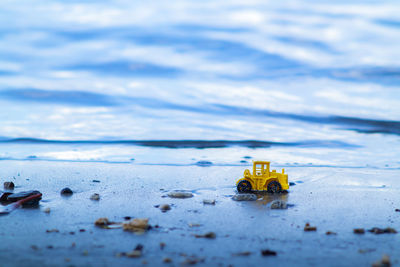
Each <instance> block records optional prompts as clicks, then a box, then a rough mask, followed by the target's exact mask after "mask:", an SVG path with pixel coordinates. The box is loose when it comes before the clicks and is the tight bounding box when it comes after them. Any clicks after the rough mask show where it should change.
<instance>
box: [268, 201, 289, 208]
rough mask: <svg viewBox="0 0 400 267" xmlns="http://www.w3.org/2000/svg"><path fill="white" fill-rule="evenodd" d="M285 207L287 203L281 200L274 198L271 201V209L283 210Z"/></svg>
mask: <svg viewBox="0 0 400 267" xmlns="http://www.w3.org/2000/svg"><path fill="white" fill-rule="evenodd" d="M287 208H288V206H287V203H286V202H285V201H283V200H274V201H272V202H271V209H276V210H284V209H287Z"/></svg>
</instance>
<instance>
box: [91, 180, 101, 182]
mask: <svg viewBox="0 0 400 267" xmlns="http://www.w3.org/2000/svg"><path fill="white" fill-rule="evenodd" d="M92 182H93V183H100V180H92Z"/></svg>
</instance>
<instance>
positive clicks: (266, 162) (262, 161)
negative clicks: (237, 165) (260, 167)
mask: <svg viewBox="0 0 400 267" xmlns="http://www.w3.org/2000/svg"><path fill="white" fill-rule="evenodd" d="M253 163H254V164H269V163H270V162H269V161H264V160H254V161H253Z"/></svg>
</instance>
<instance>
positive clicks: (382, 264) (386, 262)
mask: <svg viewBox="0 0 400 267" xmlns="http://www.w3.org/2000/svg"><path fill="white" fill-rule="evenodd" d="M391 265H392V263H391V262H390V258H389V256H388V255H383V256H382V259H381V260H380V261H377V262H375V263H373V264H372V267H390V266H391Z"/></svg>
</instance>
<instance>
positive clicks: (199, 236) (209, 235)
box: [195, 232, 217, 239]
mask: <svg viewBox="0 0 400 267" xmlns="http://www.w3.org/2000/svg"><path fill="white" fill-rule="evenodd" d="M195 237H197V238H208V239H215V238H216V237H217V235H216V234H215V233H214V232H208V233H205V234H204V235H195Z"/></svg>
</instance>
